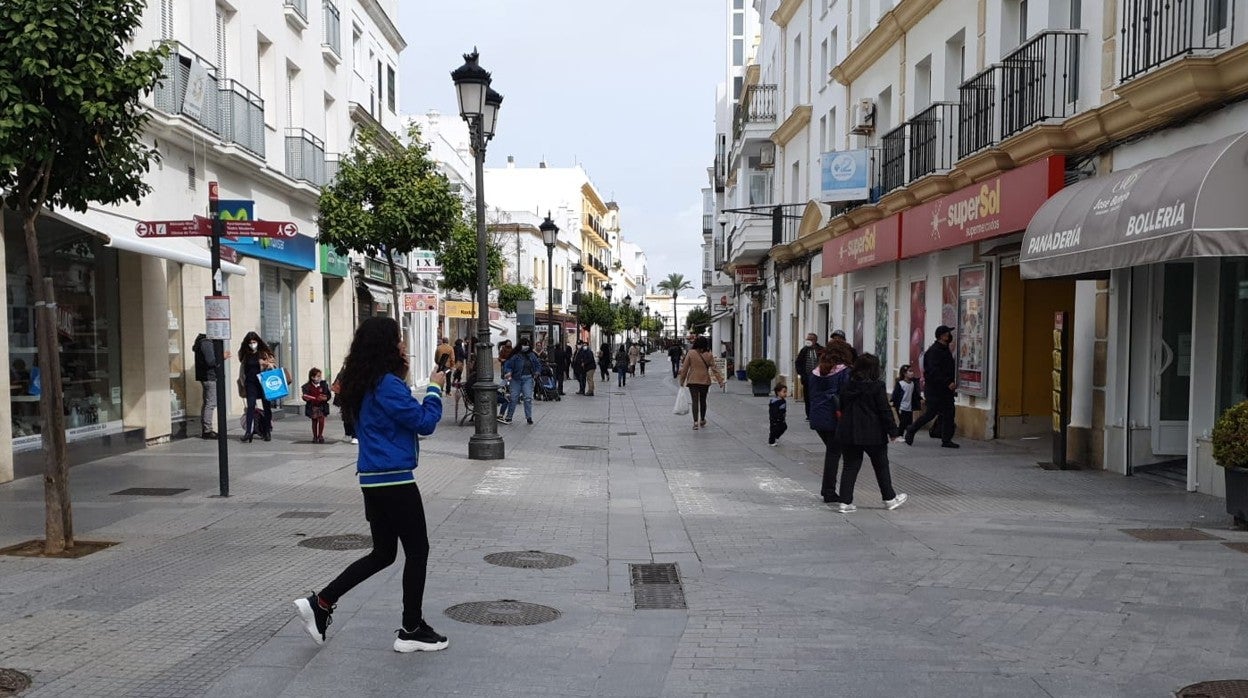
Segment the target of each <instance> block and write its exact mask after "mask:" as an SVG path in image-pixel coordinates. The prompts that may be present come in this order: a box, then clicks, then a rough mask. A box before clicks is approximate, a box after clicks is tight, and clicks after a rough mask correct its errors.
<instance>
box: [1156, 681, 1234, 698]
mask: <svg viewBox="0 0 1248 698" xmlns="http://www.w3.org/2000/svg"><path fill="white" fill-rule="evenodd" d="M1174 695H1175V698H1248V681H1245V680H1244V679H1230V680H1227V681H1202V682H1201V683H1194V684H1192V685H1191V686H1184V687H1183V688H1180V689H1179V690H1178V692H1177V693H1175V694H1174Z"/></svg>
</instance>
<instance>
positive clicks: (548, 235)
mask: <svg viewBox="0 0 1248 698" xmlns="http://www.w3.org/2000/svg"><path fill="white" fill-rule="evenodd" d="M538 230H540V231H542V242H544V243H546V356H547V357H553V356H554V355H555V354H554V350H555V347H556V346H558V345H556V344H555V284H554V279H555V276H554V274H555V271H554V260H555V243H556V242H557V241H558V240H559V226H557V225H555V222H554V221H552V220H551V219H550V212H549V211H547V212H546V220H544V221H542V224H541V225H540V226H538ZM560 344H562V342H560Z"/></svg>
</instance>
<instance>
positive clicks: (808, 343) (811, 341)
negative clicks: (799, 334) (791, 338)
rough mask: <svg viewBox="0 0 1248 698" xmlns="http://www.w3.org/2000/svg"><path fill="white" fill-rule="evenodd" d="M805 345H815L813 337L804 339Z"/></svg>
mask: <svg viewBox="0 0 1248 698" xmlns="http://www.w3.org/2000/svg"><path fill="white" fill-rule="evenodd" d="M806 346H808V347H813V346H815V340H813V339H808V340H806Z"/></svg>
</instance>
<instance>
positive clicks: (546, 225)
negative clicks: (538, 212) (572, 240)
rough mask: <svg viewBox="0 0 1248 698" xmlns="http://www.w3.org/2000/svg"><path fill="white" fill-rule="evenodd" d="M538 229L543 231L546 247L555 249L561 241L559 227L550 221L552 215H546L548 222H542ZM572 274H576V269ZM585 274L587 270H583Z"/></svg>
mask: <svg viewBox="0 0 1248 698" xmlns="http://www.w3.org/2000/svg"><path fill="white" fill-rule="evenodd" d="M537 229H538V230H540V231H542V242H543V243H545V244H546V247H548V248H552V249H553V248H554V246H555V243H556V241H558V239H559V226H558V225H555V222H554V221H553V220H551V219H550V213H547V214H546V220H544V221H542V224H541V225H540V226H538V228H537ZM572 273H573V274H575V273H576V271H575V269H574V270H573V272H572ZM584 274H585V270H584V269H582V270H581V275H582V276H583V275H584Z"/></svg>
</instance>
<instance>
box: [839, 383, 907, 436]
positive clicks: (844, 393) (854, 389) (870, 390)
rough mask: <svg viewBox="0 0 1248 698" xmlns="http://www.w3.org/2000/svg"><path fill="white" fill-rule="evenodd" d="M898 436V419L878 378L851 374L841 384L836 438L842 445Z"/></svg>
mask: <svg viewBox="0 0 1248 698" xmlns="http://www.w3.org/2000/svg"><path fill="white" fill-rule="evenodd" d="M895 438H897V422H895V421H894V420H893V408H892V407H891V406H890V405H889V404H888V392H887V390H886V389H885V387H884V381H881V380H862V379H860V378H858V377H856V376H855V377H851V378H850V380H849V382H848V383H846V384H845V385H844V386H843V387H842V388H841V420H840V422H838V423H837V425H836V440H837V441H838V442H840V444H841V445H842V446H883V445H884V444H886V443H888V440H889V439H895Z"/></svg>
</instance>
